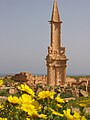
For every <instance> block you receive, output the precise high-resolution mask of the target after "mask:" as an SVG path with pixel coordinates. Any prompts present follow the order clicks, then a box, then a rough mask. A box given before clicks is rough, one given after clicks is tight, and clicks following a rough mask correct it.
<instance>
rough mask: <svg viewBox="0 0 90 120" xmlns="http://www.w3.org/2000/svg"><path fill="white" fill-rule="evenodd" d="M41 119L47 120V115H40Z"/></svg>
mask: <svg viewBox="0 0 90 120" xmlns="http://www.w3.org/2000/svg"><path fill="white" fill-rule="evenodd" d="M39 118H43V119H47V115H44V114H40V115H39Z"/></svg>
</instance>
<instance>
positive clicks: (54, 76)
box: [46, 0, 67, 86]
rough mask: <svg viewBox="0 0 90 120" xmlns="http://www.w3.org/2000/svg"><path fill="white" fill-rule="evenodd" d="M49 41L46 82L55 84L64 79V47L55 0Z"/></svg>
mask: <svg viewBox="0 0 90 120" xmlns="http://www.w3.org/2000/svg"><path fill="white" fill-rule="evenodd" d="M49 22H50V24H51V43H50V46H49V47H48V55H47V56H46V61H47V84H48V85H51V86H56V85H59V84H64V83H65V80H66V61H67V59H66V56H65V48H64V47H61V23H62V21H61V20H60V16H59V11H58V6H57V2H56V0H54V4H53V11H52V17H51V21H49Z"/></svg>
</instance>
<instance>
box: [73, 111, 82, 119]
mask: <svg viewBox="0 0 90 120" xmlns="http://www.w3.org/2000/svg"><path fill="white" fill-rule="evenodd" d="M73 117H74V118H75V119H76V120H79V119H80V118H81V116H80V114H79V113H77V112H76V111H74V115H73Z"/></svg>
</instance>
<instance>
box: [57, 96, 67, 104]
mask: <svg viewBox="0 0 90 120" xmlns="http://www.w3.org/2000/svg"><path fill="white" fill-rule="evenodd" d="M55 100H56V101H57V102H59V103H65V101H64V100H63V99H61V98H60V97H58V96H57V97H56V98H55Z"/></svg>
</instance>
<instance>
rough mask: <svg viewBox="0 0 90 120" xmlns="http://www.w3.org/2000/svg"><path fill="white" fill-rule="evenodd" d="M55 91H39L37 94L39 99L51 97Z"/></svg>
mask: <svg viewBox="0 0 90 120" xmlns="http://www.w3.org/2000/svg"><path fill="white" fill-rule="evenodd" d="M54 95H55V92H53V91H41V92H39V94H38V97H39V99H45V98H51V99H53V97H54Z"/></svg>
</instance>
